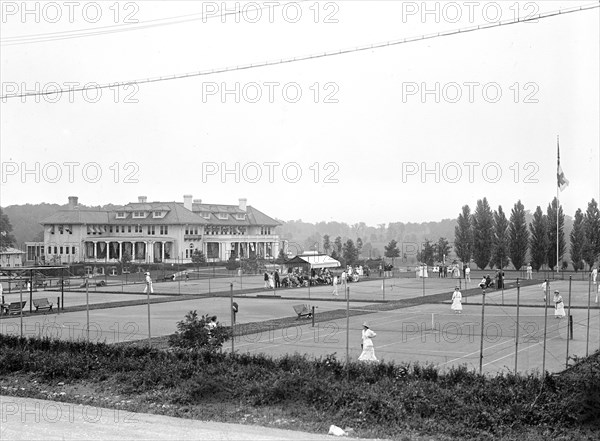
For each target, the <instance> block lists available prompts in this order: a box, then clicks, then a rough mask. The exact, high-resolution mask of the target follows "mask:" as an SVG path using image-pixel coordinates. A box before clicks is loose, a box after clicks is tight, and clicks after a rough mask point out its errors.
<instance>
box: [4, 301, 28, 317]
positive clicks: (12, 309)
mask: <svg viewBox="0 0 600 441" xmlns="http://www.w3.org/2000/svg"><path fill="white" fill-rule="evenodd" d="M26 303H27V300H23V301H22V302H13V303H11V304H10V305H8V309H7V310H6V313H7V314H8V315H11V314H18V313H20V312H21V311H23V308H24V307H25V304H26Z"/></svg>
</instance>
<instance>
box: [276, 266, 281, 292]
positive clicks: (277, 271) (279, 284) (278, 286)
mask: <svg viewBox="0 0 600 441" xmlns="http://www.w3.org/2000/svg"><path fill="white" fill-rule="evenodd" d="M274 277H275V288H281V282H280V281H279V270H275V276H274Z"/></svg>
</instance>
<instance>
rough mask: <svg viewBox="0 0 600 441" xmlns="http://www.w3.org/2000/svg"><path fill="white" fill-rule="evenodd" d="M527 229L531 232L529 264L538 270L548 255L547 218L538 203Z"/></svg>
mask: <svg viewBox="0 0 600 441" xmlns="http://www.w3.org/2000/svg"><path fill="white" fill-rule="evenodd" d="M529 230H530V232H531V240H530V241H529V246H530V250H529V254H530V255H531V266H532V267H533V269H534V270H536V271H539V270H540V268H541V267H542V265H543V264H544V263H545V262H546V258H547V257H548V219H547V217H546V215H545V214H544V213H543V212H542V209H541V207H540V206H539V205H538V207H537V209H536V210H535V213H534V214H533V221H531V224H529Z"/></svg>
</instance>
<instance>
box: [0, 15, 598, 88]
mask: <svg viewBox="0 0 600 441" xmlns="http://www.w3.org/2000/svg"><path fill="white" fill-rule="evenodd" d="M598 8H600V3H598V4H594V5H589V6H580V7H577V8H567V9H561V10H558V11H552V12H545V13H541V14H537V15H534V16H531V17H527V18H523V19H521V18H518V19H512V20H505V21H500V22H498V23H487V24H484V25H478V26H470V27H466V28H460V29H454V30H450V31H444V32H437V33H433V34H424V35H420V36H416V37H409V38H403V39H398V40H388V41H384V42H381V43H373V44H367V45H363V46H357V47H354V48H347V49H339V50H337V51H330V52H323V53H317V54H312V55H305V56H300V57H293V58H282V59H279V60H271V61H264V62H259V63H252V64H245V65H239V66H230V67H222V68H216V69H210V70H209V69H206V70H202V71H196V72H189V73H183V74H174V75H168V76H161V77H154V78H146V79H138V80H131V81H120V82H115V83H107V84H101V85H96V86H94V87H75V88H70V89H66V88H65V89H54V90H52V91H48V92H28V93H19V94H14V95H2V96H0V99H2V100H6V99H8V98H23V97H28V96H44V95H54V94H59V93H71V92H78V91H83V90H89V89H107V88H115V87H123V86H131V85H139V84H147V83H157V82H161V81H171V80H180V79H184V78H191V77H199V76H207V75H215V74H221V73H226V72H235V71H241V70H248V69H256V68H260V67H267V66H277V65H280V64H288V63H296V62H300V61H308V60H316V59H319V58H326V57H333V56H336V55H344V54H350V53H354V52H361V51H368V50H373V49H380V48H384V47H389V46H397V45H401V44H407V43H414V42H417V41H423V40H431V39H435V38H441V37H449V36H453V35H458V34H466V33H470V32H476V31H482V30H484V29H491V28H498V27H501V26H508V25H513V24H518V23H525V22H529V21H537V20H543V19H547V18H551V17H556V16H559V15H566V14H571V13H575V12H582V11H589V10H592V9H598Z"/></svg>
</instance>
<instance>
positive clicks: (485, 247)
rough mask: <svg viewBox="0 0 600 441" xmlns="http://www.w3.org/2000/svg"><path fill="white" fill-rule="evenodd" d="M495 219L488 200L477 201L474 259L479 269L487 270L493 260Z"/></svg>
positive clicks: (474, 217) (474, 228) (474, 215)
mask: <svg viewBox="0 0 600 441" xmlns="http://www.w3.org/2000/svg"><path fill="white" fill-rule="evenodd" d="M493 239H494V217H493V214H492V210H491V209H490V205H489V204H488V201H487V199H486V198H483V200H482V199H480V200H478V201H477V208H476V209H475V213H473V259H474V260H475V264H477V266H478V267H479V269H485V267H486V266H488V264H489V263H490V261H491V259H492V249H493V246H494V243H493Z"/></svg>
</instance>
